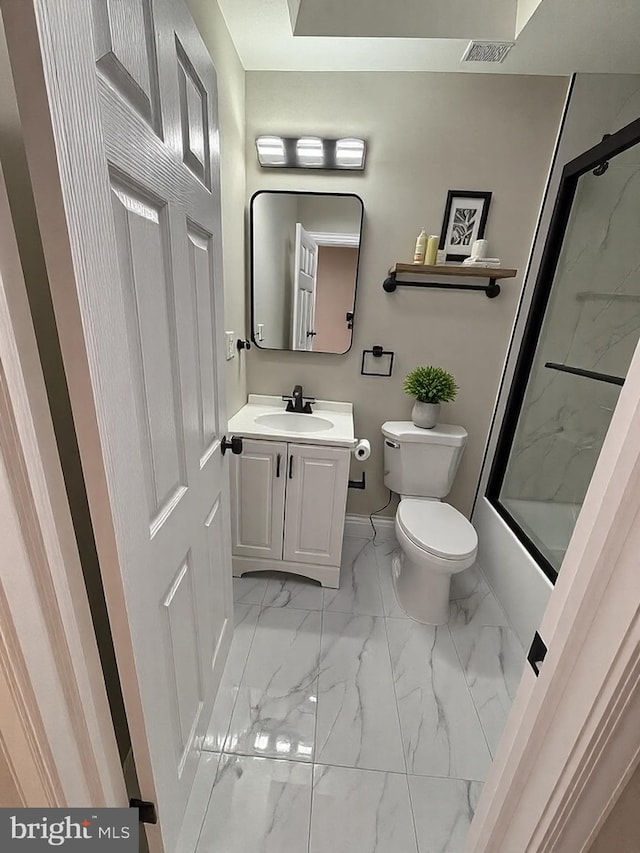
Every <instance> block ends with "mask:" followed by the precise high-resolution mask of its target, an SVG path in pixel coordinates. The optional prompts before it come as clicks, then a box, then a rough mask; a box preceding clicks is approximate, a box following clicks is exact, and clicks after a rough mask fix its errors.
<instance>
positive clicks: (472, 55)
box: [462, 41, 515, 62]
mask: <svg viewBox="0 0 640 853" xmlns="http://www.w3.org/2000/svg"><path fill="white" fill-rule="evenodd" d="M514 44H515V42H512V41H470V42H469V46H468V47H467V49H466V50H465V52H464V54H463V56H462V62H502V60H503V59H504V58H505V56H506V55H507V54H508V53H509V51H510V50H511V48H512V47H513V45H514Z"/></svg>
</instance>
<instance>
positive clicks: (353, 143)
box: [336, 136, 365, 169]
mask: <svg viewBox="0 0 640 853" xmlns="http://www.w3.org/2000/svg"><path fill="white" fill-rule="evenodd" d="M364 157H365V142H364V139H356V138H355V137H349V136H347V137H345V138H344V139H337V140H336V166H337V168H338V169H364Z"/></svg>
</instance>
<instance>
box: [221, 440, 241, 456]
mask: <svg viewBox="0 0 640 853" xmlns="http://www.w3.org/2000/svg"><path fill="white" fill-rule="evenodd" d="M227 450H230V451H231V452H232V453H233V454H234V455H235V456H239V455H240V454H241V453H242V436H241V435H232V436H231V441H228V440H227V436H226V435H223V436H222V441H221V442H220V451H221V453H222V455H223V456H224V454H225V453H226V452H227Z"/></svg>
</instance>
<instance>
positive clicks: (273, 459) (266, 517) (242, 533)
mask: <svg viewBox="0 0 640 853" xmlns="http://www.w3.org/2000/svg"><path fill="white" fill-rule="evenodd" d="M286 471H287V445H286V444H285V443H284V442H282V443H280V442H273V441H251V440H250V439H246V438H245V439H243V451H242V454H241V455H240V456H234V457H233V459H232V462H231V518H232V523H231V526H232V532H233V553H234V554H237V555H238V556H241V557H262V558H267V557H268V558H271V559H274V560H281V559H282V531H283V523H284V496H285V484H286Z"/></svg>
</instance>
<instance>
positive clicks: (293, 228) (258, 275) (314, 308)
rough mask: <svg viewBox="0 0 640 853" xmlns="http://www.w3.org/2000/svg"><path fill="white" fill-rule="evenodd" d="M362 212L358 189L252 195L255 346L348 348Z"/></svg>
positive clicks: (341, 350)
mask: <svg viewBox="0 0 640 853" xmlns="http://www.w3.org/2000/svg"><path fill="white" fill-rule="evenodd" d="M362 218H363V205H362V201H361V199H359V198H358V196H356V195H346V194H334V193H301V192H298V193H290V192H268V191H264V192H258V193H256V194H255V195H254V196H253V198H252V199H251V305H252V336H253V340H254V341H255V343H256V345H257V346H259V347H261V348H262V349H276V350H296V351H301V352H305V351H306V352H332V353H345V352H347V350H348V349H349V347H350V346H351V335H352V328H353V312H354V307H355V297H356V282H357V278H358V259H359V255H360V236H361V233H362Z"/></svg>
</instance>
